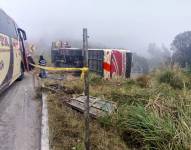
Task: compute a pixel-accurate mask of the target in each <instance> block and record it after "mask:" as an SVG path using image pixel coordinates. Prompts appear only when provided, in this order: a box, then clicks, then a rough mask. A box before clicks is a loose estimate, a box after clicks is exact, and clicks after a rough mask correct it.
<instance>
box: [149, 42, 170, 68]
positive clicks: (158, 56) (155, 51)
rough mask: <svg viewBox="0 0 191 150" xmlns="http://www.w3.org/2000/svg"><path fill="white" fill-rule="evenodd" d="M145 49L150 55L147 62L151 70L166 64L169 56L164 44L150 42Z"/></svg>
mask: <svg viewBox="0 0 191 150" xmlns="http://www.w3.org/2000/svg"><path fill="white" fill-rule="evenodd" d="M147 51H148V53H149V56H150V57H149V58H148V63H149V68H150V69H151V70H152V69H154V68H157V67H159V66H160V65H163V64H166V62H167V61H168V60H169V59H170V56H171V54H170V51H169V49H168V48H167V47H166V46H165V45H162V46H161V47H159V46H157V45H156V44H155V43H150V44H149V46H148V49H147Z"/></svg>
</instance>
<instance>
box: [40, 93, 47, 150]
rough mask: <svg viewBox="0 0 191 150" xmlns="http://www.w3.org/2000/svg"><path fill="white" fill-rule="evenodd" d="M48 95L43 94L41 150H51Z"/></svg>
mask: <svg viewBox="0 0 191 150" xmlns="http://www.w3.org/2000/svg"><path fill="white" fill-rule="evenodd" d="M46 99H47V95H46V94H45V93H42V125H41V126H42V127H41V150H49V127H48V109H47V100H46Z"/></svg>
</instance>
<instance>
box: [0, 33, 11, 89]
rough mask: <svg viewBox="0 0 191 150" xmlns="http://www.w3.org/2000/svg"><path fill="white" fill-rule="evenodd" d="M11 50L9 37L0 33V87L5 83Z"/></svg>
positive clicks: (7, 77)
mask: <svg viewBox="0 0 191 150" xmlns="http://www.w3.org/2000/svg"><path fill="white" fill-rule="evenodd" d="M11 65H12V61H11V50H10V40H9V37H8V36H6V35H4V34H1V33H0V89H1V88H3V87H4V86H5V84H7V82H8V79H9V76H8V73H9V72H10V71H9V69H10V66H11Z"/></svg>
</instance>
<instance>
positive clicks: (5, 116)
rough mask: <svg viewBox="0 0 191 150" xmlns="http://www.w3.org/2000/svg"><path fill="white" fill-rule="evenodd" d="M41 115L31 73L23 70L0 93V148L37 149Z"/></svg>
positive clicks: (7, 149)
mask: <svg viewBox="0 0 191 150" xmlns="http://www.w3.org/2000/svg"><path fill="white" fill-rule="evenodd" d="M40 115H41V110H40V102H39V101H38V100H35V92H34V88H33V84H32V76H31V75H29V74H26V75H25V79H24V80H23V81H18V82H15V83H14V84H13V85H12V86H11V87H10V88H9V89H7V90H6V91H5V92H4V93H3V94H1V95H0V150H39V149H40V124H41V119H40Z"/></svg>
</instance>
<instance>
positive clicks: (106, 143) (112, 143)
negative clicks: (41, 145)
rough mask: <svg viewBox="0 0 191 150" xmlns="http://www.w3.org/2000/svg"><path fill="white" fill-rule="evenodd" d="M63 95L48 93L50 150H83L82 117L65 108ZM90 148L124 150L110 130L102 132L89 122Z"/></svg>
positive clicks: (118, 138)
mask: <svg viewBox="0 0 191 150" xmlns="http://www.w3.org/2000/svg"><path fill="white" fill-rule="evenodd" d="M63 97H64V95H62V94H61V95H59V94H53V93H49V97H48V111H49V128H50V147H51V149H52V150H63V149H64V150H72V149H73V150H84V139H83V137H84V119H83V115H82V114H80V113H78V112H76V111H74V110H72V109H70V108H69V107H66V106H65V105H64V103H63V100H65V98H63ZM90 128H91V146H92V149H93V150H111V149H116V150H124V149H127V147H126V145H125V143H124V142H123V141H122V140H121V139H120V137H119V136H116V135H117V133H115V132H113V131H112V130H107V131H106V130H104V128H102V127H101V126H100V125H99V123H97V122H96V121H95V120H91V124H90Z"/></svg>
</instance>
